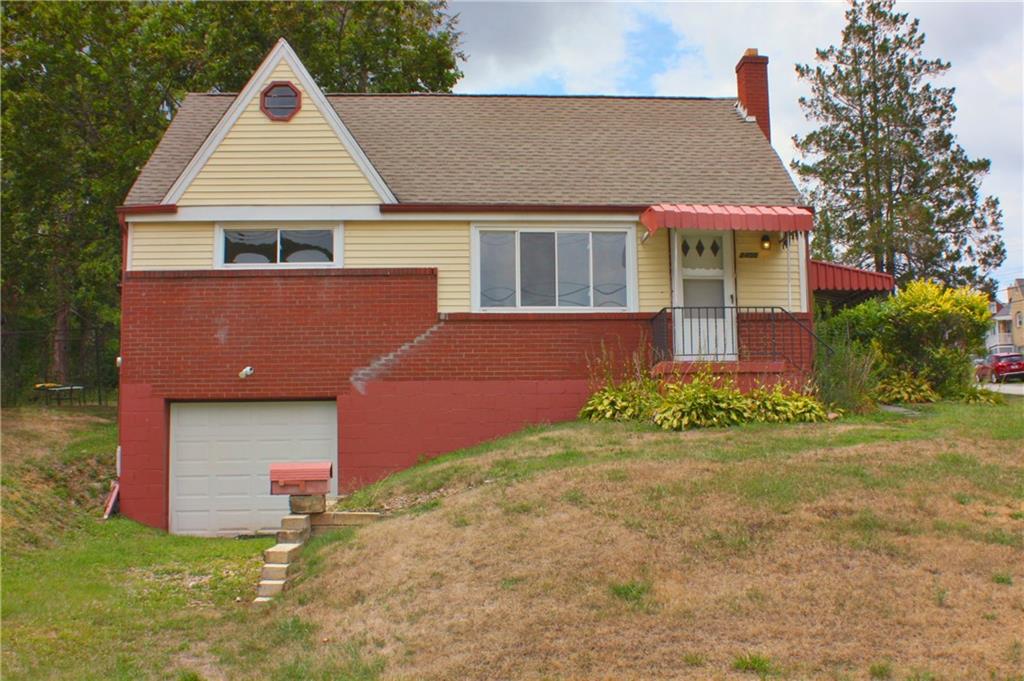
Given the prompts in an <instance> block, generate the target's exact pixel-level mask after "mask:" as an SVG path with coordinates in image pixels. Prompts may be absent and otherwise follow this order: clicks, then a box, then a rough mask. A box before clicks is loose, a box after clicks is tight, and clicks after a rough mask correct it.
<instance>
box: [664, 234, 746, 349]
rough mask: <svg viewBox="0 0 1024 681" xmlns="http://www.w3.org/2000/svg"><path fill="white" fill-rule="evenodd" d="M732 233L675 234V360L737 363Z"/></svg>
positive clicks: (673, 258)
mask: <svg viewBox="0 0 1024 681" xmlns="http://www.w3.org/2000/svg"><path fill="white" fill-rule="evenodd" d="M732 251H733V235H732V232H711V231H704V230H694V231H684V230H678V229H677V230H673V231H672V276H673V282H672V283H673V285H672V297H673V301H672V305H673V307H675V308H682V309H676V310H674V311H673V315H672V319H673V332H674V333H673V335H674V337H675V342H674V345H675V355H676V359H680V360H687V361H701V360H716V361H732V360H735V359H736V357H737V355H738V352H739V341H738V339H737V337H736V307H735V306H736V285H735V278H734V274H733V252H732Z"/></svg>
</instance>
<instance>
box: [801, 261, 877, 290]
mask: <svg viewBox="0 0 1024 681" xmlns="http://www.w3.org/2000/svg"><path fill="white" fill-rule="evenodd" d="M810 275H811V276H810V279H811V289H812V290H814V291H891V290H893V289H894V288H896V278H895V277H893V276H892V275H891V274H886V273H885V272H873V271H871V270H862V269H860V268H857V267H850V266H849V265H838V264H836V263H834V262H822V261H821V260H812V261H811V271H810Z"/></svg>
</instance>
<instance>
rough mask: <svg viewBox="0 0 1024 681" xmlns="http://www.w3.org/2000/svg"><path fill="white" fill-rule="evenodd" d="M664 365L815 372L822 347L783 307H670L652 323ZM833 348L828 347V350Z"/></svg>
mask: <svg viewBox="0 0 1024 681" xmlns="http://www.w3.org/2000/svg"><path fill="white" fill-rule="evenodd" d="M651 344H652V346H653V350H654V356H655V358H656V359H657V360H659V361H665V360H673V359H674V360H678V361H683V362H729V361H764V362H785V363H786V364H787V365H788V366H787V367H786V369H787V370H798V371H804V372H809V371H810V370H811V368H812V366H813V363H814V353H815V347H816V346H817V345H818V344H822V345H824V344H823V343H822V341H821V339H819V338H818V337H817V336H816V335H815V334H814V331H813V330H812V329H811V326H810V319H801V318H800V317H797V316H796V315H794V314H793V313H792V312H789V311H788V310H786V309H784V308H781V307H756V306H755V307H750V306H746V307H740V306H723V307H666V308H662V310H661V311H660V312H658V314H657V315H655V317H654V318H653V319H652V320H651ZM825 347H827V346H825Z"/></svg>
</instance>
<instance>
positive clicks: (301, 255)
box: [281, 229, 334, 262]
mask: <svg viewBox="0 0 1024 681" xmlns="http://www.w3.org/2000/svg"><path fill="white" fill-rule="evenodd" d="M333 261H334V232H332V231H331V230H329V229H283V230H281V262H333Z"/></svg>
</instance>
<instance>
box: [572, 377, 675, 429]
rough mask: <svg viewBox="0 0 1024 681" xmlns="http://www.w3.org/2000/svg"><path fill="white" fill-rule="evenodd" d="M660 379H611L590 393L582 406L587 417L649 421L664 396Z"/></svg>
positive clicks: (588, 418) (582, 415) (601, 419)
mask: <svg viewBox="0 0 1024 681" xmlns="http://www.w3.org/2000/svg"><path fill="white" fill-rule="evenodd" d="M659 390H660V386H659V383H658V381H656V380H654V379H653V378H646V377H636V378H631V379H629V380H626V381H623V382H621V383H616V382H614V381H612V382H609V383H608V384H606V385H605V386H604V387H602V388H600V389H599V390H598V391H597V392H595V393H594V394H593V395H591V396H590V399H588V400H587V403H586V404H585V405H583V409H582V410H580V418H582V419H587V420H588V421H646V420H648V419H650V418H651V415H652V413H653V411H654V407H655V405H656V404H657V403H658V401H659V400H660V398H661V395H660V393H659Z"/></svg>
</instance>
